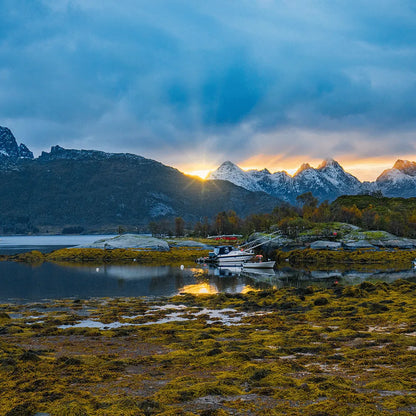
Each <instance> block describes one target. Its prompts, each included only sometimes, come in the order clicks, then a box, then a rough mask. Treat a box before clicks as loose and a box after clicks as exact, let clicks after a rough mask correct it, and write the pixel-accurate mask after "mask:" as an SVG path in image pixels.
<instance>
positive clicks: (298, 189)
mask: <svg viewBox="0 0 416 416" xmlns="http://www.w3.org/2000/svg"><path fill="white" fill-rule="evenodd" d="M208 179H222V180H228V181H230V182H233V183H234V184H235V185H239V186H241V187H243V188H246V189H249V190H256V191H264V192H267V193H268V194H271V195H274V196H277V197H278V198H281V199H283V200H285V201H288V202H291V203H294V202H296V197H297V196H298V195H301V194H303V193H305V192H308V191H311V192H312V193H313V194H314V195H315V196H316V197H317V198H318V199H319V200H321V201H323V200H325V199H328V200H333V199H335V198H336V197H338V196H340V195H346V194H357V193H360V192H362V190H363V188H362V184H361V182H360V181H359V180H358V179H357V178H356V177H355V176H353V175H351V174H349V173H347V172H345V171H344V169H343V168H342V167H341V165H340V164H339V163H338V162H336V161H335V160H332V159H328V160H325V161H323V162H322V163H321V164H320V165H319V167H318V168H316V169H315V168H313V167H311V166H310V165H309V164H308V163H304V164H302V165H301V166H300V168H299V169H298V170H297V172H296V173H295V174H294V175H293V177H292V176H290V175H288V174H287V173H286V172H285V171H282V172H275V173H270V172H269V171H268V170H267V169H263V170H261V171H258V170H249V171H244V170H242V169H240V168H239V167H238V166H237V165H235V164H233V163H231V162H229V161H228V162H225V163H223V164H222V165H221V166H220V167H219V168H218V169H217V170H216V171H214V172H212V173H211V174H210V175H209V176H208Z"/></svg>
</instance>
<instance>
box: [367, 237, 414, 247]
mask: <svg viewBox="0 0 416 416" xmlns="http://www.w3.org/2000/svg"><path fill="white" fill-rule="evenodd" d="M373 244H374V245H375V246H378V247H384V248H400V249H412V248H415V242H414V241H412V240H408V239H391V240H379V241H374V242H373Z"/></svg>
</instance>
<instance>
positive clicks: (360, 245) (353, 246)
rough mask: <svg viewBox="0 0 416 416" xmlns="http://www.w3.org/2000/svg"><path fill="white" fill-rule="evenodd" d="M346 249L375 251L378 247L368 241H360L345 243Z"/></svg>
mask: <svg viewBox="0 0 416 416" xmlns="http://www.w3.org/2000/svg"><path fill="white" fill-rule="evenodd" d="M344 248H345V249H347V250H359V249H362V248H368V249H375V248H376V247H375V246H374V245H373V244H371V243H369V242H368V241H365V240H359V241H352V242H348V243H345V244H344Z"/></svg>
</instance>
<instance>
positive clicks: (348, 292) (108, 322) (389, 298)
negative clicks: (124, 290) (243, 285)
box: [0, 280, 416, 416]
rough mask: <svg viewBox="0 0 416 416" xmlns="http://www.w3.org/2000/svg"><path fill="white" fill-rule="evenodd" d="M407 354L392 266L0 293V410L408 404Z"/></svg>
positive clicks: (371, 411) (279, 410)
mask: <svg viewBox="0 0 416 416" xmlns="http://www.w3.org/2000/svg"><path fill="white" fill-rule="evenodd" d="M219 310H222V313H218V311H219ZM174 319H176V321H174ZM87 323H89V326H90V327H87V326H88V325H86V324H87ZM83 324H85V326H86V327H82V325H83ZM92 326H96V327H95V328H94V327H92ZM415 354H416V284H414V283H411V282H407V281H403V280H399V281H396V282H394V283H392V284H390V285H388V284H386V283H375V284H373V283H368V282H364V283H362V284H360V285H358V286H350V287H341V286H339V285H336V286H334V287H333V288H330V289H319V288H314V287H308V288H306V289H305V288H302V289H295V288H287V289H276V290H269V291H257V292H255V291H253V292H249V293H246V294H218V295H204V296H194V295H190V294H186V295H178V296H176V297H173V298H171V299H159V300H157V301H155V300H153V301H151V300H144V299H139V298H118V299H90V300H57V301H50V302H42V303H37V304H2V305H0V414H1V415H7V416H16V415H18V416H19V415H20V416H22V415H23V416H26V415H27V416H33V415H34V414H35V413H36V412H45V413H48V414H50V415H54V416H69V415H72V416H75V415H77V416H82V415H84V416H85V415H108V416H109V415H112V416H113V415H115V416H117V415H123V416H129V415H134V416H139V415H153V414H161V415H205V416H208V415H302V416H308V415H310V416H312V415H313V416H325V415H330V416H335V415H337V416H338V415H348V416H350V415H355V416H358V415H366V416H370V415H402V416H410V415H413V414H415V413H416V365H415V364H416V355H415Z"/></svg>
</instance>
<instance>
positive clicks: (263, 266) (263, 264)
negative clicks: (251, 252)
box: [243, 261, 276, 269]
mask: <svg viewBox="0 0 416 416" xmlns="http://www.w3.org/2000/svg"><path fill="white" fill-rule="evenodd" d="M275 263H276V262H275V261H262V262H260V263H244V264H243V268H244V269H273V267H274V265H275Z"/></svg>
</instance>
